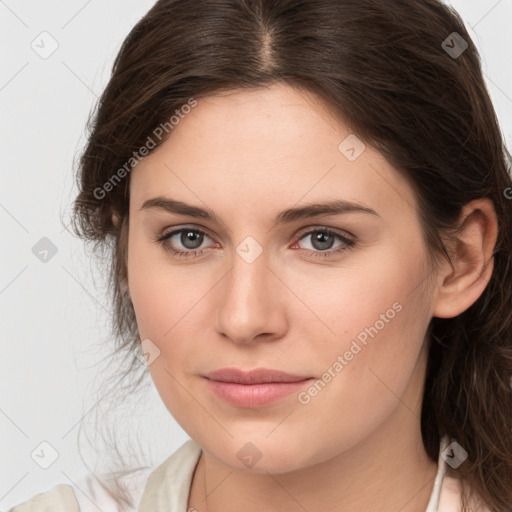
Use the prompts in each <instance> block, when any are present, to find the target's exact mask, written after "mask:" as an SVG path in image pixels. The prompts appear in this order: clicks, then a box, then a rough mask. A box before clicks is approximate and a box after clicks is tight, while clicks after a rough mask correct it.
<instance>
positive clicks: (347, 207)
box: [140, 196, 380, 225]
mask: <svg viewBox="0 0 512 512" xmlns="http://www.w3.org/2000/svg"><path fill="white" fill-rule="evenodd" d="M151 208H156V209H158V210H164V211H166V212H169V213H176V214H181V215H187V216H189V217H195V218H199V219H206V220H209V221H212V222H216V223H218V224H222V225H225V223H224V222H223V221H222V219H221V218H220V217H219V216H218V215H217V214H216V213H215V212H214V211H213V210H211V209H209V208H200V207H199V206H193V205H191V204H187V203H184V202H182V201H176V200H174V199H170V198H168V197H162V196H158V197H153V198H152V199H147V200H146V201H144V203H143V204H142V206H141V208H140V210H147V209H151ZM349 212H350V213H351V212H357V213H369V214H371V215H376V216H377V217H380V215H379V214H378V213H377V212H376V211H375V210H373V209H371V208H369V207H368V206H365V205H363V204H361V203H357V202H354V201H345V200H341V199H338V200H334V201H324V202H320V203H311V204H306V205H304V206H300V207H295V208H288V209H286V210H283V211H282V212H280V213H279V214H278V215H277V216H276V217H275V219H274V225H277V224H284V223H290V222H294V221H296V220H301V219H307V218H310V217H315V216H319V215H341V214H343V213H349Z"/></svg>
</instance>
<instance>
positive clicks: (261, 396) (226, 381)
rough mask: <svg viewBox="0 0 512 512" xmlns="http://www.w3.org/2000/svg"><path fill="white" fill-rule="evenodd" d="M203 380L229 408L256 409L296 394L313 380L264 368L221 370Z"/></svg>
mask: <svg viewBox="0 0 512 512" xmlns="http://www.w3.org/2000/svg"><path fill="white" fill-rule="evenodd" d="M204 379H205V381H206V384H207V386H208V388H209V389H210V391H212V392H213V393H214V394H215V395H216V396H218V397H219V398H221V399H223V400H224V401H225V402H227V403H229V404H230V405H233V406H235V407H244V408H258V407H265V406H267V405H270V404H272V403H274V402H277V401H278V400H281V399H283V398H284V397H286V396H289V395H290V394H292V393H294V392H295V393H296V392H298V391H299V390H300V389H301V388H302V387H303V386H304V385H305V384H306V383H309V382H310V381H312V380H313V377H310V376H301V375H293V374H290V373H286V372H282V371H280V370H270V369H267V368H260V369H257V370H252V371H248V372H247V371H243V370H240V369H238V368H224V369H221V370H216V371H214V372H211V373H209V374H208V375H206V376H204Z"/></svg>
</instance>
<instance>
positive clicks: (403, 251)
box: [12, 0, 512, 512]
mask: <svg viewBox="0 0 512 512" xmlns="http://www.w3.org/2000/svg"><path fill="white" fill-rule="evenodd" d="M509 158H510V154H509V153H508V152H507V151H506V149H505V146H504V142H503V139H502V136H501V132H500V129H499V126H498V122H497V119H496V115H495V112H494V109H493V106H492V104H491V101H490V98H489V95H488V92H487V90H486V88H485V85H484V81H483V78H482V72H481V69H480V62H479V56H478V53H477V51H476V49H475V47H474V45H473V44H472V41H471V38H470V37H469V35H468V33H467V31H466V29H465V27H464V24H463V22H462V20H461V18H460V17H459V16H458V14H457V13H456V12H455V11H454V10H453V9H451V8H450V7H448V6H446V5H444V4H442V3H440V2H438V1H436V0H421V1H420V0H417V1H413V2H403V1H402V0H391V1H390V0H388V1H386V2H384V1H383V0H358V1H350V0H338V1H332V0H314V1H311V0H310V1H304V2H302V1H290V0H288V1H286V0H272V1H269V0H236V1H235V0H214V1H211V0H210V1H197V0H196V1H194V2H191V1H185V0H182V1H178V0H173V1H170V0H160V1H158V2H157V3H156V4H155V6H154V7H153V8H152V9H151V10H150V11H149V12H148V13H147V14H146V16H145V17H144V18H143V19H141V20H140V21H139V22H138V23H137V25H136V26H135V27H134V29H133V30H132V31H131V33H130V34H129V36H128V37H127V39H126V40H125V41H124V43H123V46H122V48H121V50H120V53H119V55H118V56H117V58H116V61H115V64H114V68H113V73H112V77H111V79H110V82H109V84H108V86H107V88H106V90H105V91H104V93H103V96H102V97H101V100H100V102H99V108H98V111H97V113H96V115H95V119H94V123H93V125H92V129H91V134H90V137H89V140H88V143H87V146H86V148H85V151H84V153H83V155H82V157H81V162H80V164H81V165H80V169H79V175H78V180H79V186H80V192H79V195H78V197H77V199H76V203H75V220H76V226H75V227H76V230H77V233H78V234H79V235H81V236H83V237H84V238H86V239H88V240H94V241H96V242H97V243H98V244H99V246H105V247H107V246H108V247H111V250H112V252H111V258H112V259H111V263H112V266H111V271H112V273H111V285H112V291H113V300H114V304H115V307H116V317H115V322H116V323H115V325H116V335H117V336H118V337H119V339H122V340H124V344H123V346H122V347H121V349H122V350H123V351H126V352H127V353H131V354H132V360H133V361H135V360H136V358H137V357H140V355H139V354H138V350H142V352H143V353H144V361H145V367H147V369H148V370H149V374H150V375H151V378H152V381H153V382H154V385H155V387H156V389H157V391H158V393H159V395H160V397H161V399H162V401H163V403H164V404H165V406H166V408H167V409H168V411H169V412H170V414H171V415H172V416H173V417H174V418H175V419H176V421H177V422H178V423H179V424H180V425H181V426H182V427H183V429H184V430H185V431H186V432H187V434H189V436H190V438H191V439H190V440H189V441H187V442H186V443H185V444H184V445H183V446H181V447H180V448H179V450H177V451H176V452H175V453H173V454H171V455H170V456H169V457H168V458H167V459H166V460H165V461H164V462H163V463H162V464H160V465H159V466H158V467H157V468H151V470H146V471H144V472H142V473H140V472H138V473H134V474H132V476H133V477H134V479H133V480H131V483H130V484H128V483H127V480H126V481H125V484H126V492H125V493H123V492H122V488H121V487H119V488H117V487H116V488H114V489H110V488H109V487H108V485H107V484H106V483H105V482H103V483H102V482H100V481H94V482H93V481H92V479H91V481H90V482H89V483H90V488H89V498H87V499H85V498H84V496H83V495H81V494H80V493H79V492H77V489H75V488H74V487H73V486H67V485H60V486H57V487H55V488H54V489H53V490H51V491H49V492H48V493H46V494H44V495H38V497H37V499H38V500H39V503H38V504H34V502H32V504H31V503H30V502H29V503H26V504H22V505H20V506H18V507H14V509H12V510H14V511H15V512H19V511H24V510H43V509H44V507H48V509H51V510H59V507H60V509H62V510H72V509H73V507H74V509H75V510H78V509H80V510H89V509H90V510H92V507H93V506H94V507H100V508H101V509H102V510H104V511H106V510H117V509H116V508H115V503H116V502H119V503H124V504H126V505H127V506H130V507H132V508H131V509H132V510H133V509H136V510H139V511H144V512H147V511H150V510H151V511H152V510H162V511H164V510H169V511H171V510H173V511H183V510H197V511H200V512H203V511H208V512H218V511H223V512H229V511H232V510H233V511H234V510H244V511H248V512H251V511H256V510H258V511H259V510H266V511H273V510H276V511H283V510H286V511H295V510H297V511H299V510H308V511H314V510H332V511H337V510H340V511H341V510H343V511H344V512H347V511H360V510H379V511H382V512H388V511H389V512H391V511H397V510H400V511H402V512H413V511H424V510H425V511H427V512H433V511H436V510H439V511H442V512H448V511H455V510H459V508H458V507H459V503H460V505H461V506H462V510H465V511H466V510H468V511H469V510H487V511H492V512H498V511H500V512H505V511H507V510H508V511H509V510H511V509H512V486H511V485H510V483H511V482H512V435H511V434H512V426H511V425H512V422H511V409H510V406H511V405H512V400H511V398H512V390H511V387H510V377H511V375H512V343H511V340H512V336H511V335H512V315H511V309H512V308H511V296H512V293H511V292H512V266H511V265H510V261H511V251H512V249H511V237H512V225H511V222H512V221H511V218H512V215H511V214H512V203H511V201H510V196H511V195H512V194H511V193H510V192H511V191H512V182H511V176H510V174H509V173H508V169H507V164H508V160H509ZM108 244H111V245H108ZM111 495H112V497H110V496H111ZM91 497H92V501H93V502H94V505H92V504H91V500H90V498H91ZM36 501H37V500H36Z"/></svg>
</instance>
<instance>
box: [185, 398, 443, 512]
mask: <svg viewBox="0 0 512 512" xmlns="http://www.w3.org/2000/svg"><path fill="white" fill-rule="evenodd" d="M396 412H397V414H398V415H400V416H406V415H409V416H412V415H411V412H410V411H409V410H408V409H407V408H405V407H404V406H399V407H398V408H397V411H396ZM404 419H405V418H404V417H402V418H400V420H401V421H402V422H403V421H404ZM393 424H394V425H396V423H395V422H393ZM399 424H400V423H399ZM402 425H403V423H402ZM386 430H387V429H385V428H382V426H381V428H379V429H378V430H377V431H375V432H374V434H373V435H372V436H371V437H366V438H365V439H364V440H363V441H362V442H360V443H359V444H356V445H355V446H353V447H352V448H351V449H350V450H348V451H345V452H343V453H341V454H339V455H337V456H335V457H333V458H331V459H329V460H327V461H325V462H322V463H319V464H315V465H314V466H310V467H307V468H303V469H299V470H296V471H293V472H288V473H279V474H278V473H275V474H270V473H263V474H262V473H248V472H237V471H233V470H232V469H231V468H227V467H225V466H223V465H221V464H219V463H218V462H217V461H216V460H215V459H213V458H212V457H210V456H208V454H206V453H205V452H204V451H203V452H202V454H201V457H200V459H199V462H198V464H197V466H196V470H195V472H194V477H193V481H192V486H191V491H190V496H189V503H188V508H187V510H188V509H191V510H194V509H195V510H197V511H198V512H220V511H222V512H235V511H237V512H238V511H240V510H244V511H246V512H259V511H261V510H265V511H268V512H274V511H276V512H277V511H282V510H287V511H295V510H297V511H301V512H303V511H304V510H309V511H313V510H331V511H333V512H338V511H340V512H341V511H343V512H360V511H361V510H379V512H396V511H397V510H400V512H424V511H425V509H426V507H427V503H428V500H429V498H430V495H431V492H432V488H433V485H434V479H435V476H436V473H437V463H435V462H433V461H432V460H430V459H429V457H428V456H427V454H426V452H425V451H424V448H423V442H422V440H421V436H420V435H415V436H411V435H409V436H407V433H406V432H404V431H395V432H394V435H393V436H392V438H390V437H389V435H386V434H387V432H386ZM418 433H419V432H418ZM192 507H193V508H192Z"/></svg>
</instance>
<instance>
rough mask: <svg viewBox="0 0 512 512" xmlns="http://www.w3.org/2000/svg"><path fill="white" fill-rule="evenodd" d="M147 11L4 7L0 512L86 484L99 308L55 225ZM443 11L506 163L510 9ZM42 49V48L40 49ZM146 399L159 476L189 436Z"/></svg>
mask: <svg viewBox="0 0 512 512" xmlns="http://www.w3.org/2000/svg"><path fill="white" fill-rule="evenodd" d="M153 3H154V2H153V0H124V1H123V0H110V1H108V2H106V1H103V2H100V1H99V0H89V1H84V0H72V1H70V0H67V1H63V0H60V1H57V0H54V1H47V2H38V1H16V0H5V1H3V0H0V34H1V36H0V37H1V44H0V52H1V53H0V59H1V61H0V62H1V65H0V70H1V72H0V106H1V115H0V141H1V145H2V151H1V153H0V158H1V161H0V162H1V163H0V169H1V173H2V182H1V183H2V186H1V188H0V223H1V229H2V231H1V232H2V242H1V245H0V247H1V265H0V308H1V309H0V310H1V315H2V316H1V323H0V325H1V329H2V331H1V332H2V357H1V359H0V365H1V366H0V385H1V390H2V394H1V400H0V426H1V437H0V443H1V444H0V454H1V455H0V461H1V468H0V509H1V510H7V509H8V508H9V507H11V506H13V505H14V504H17V503H19V502H21V501H23V500H26V499H28V498H30V497H32V496H33V495H34V494H35V493H38V492H43V491H45V490H48V489H50V488H51V487H53V486H54V485H57V484H58V483H71V482H73V481H76V480H77V479H79V478H80V477H81V476H83V475H84V474H85V472H86V469H85V468H84V466H83V464H82V462H81V460H80V458H79V454H78V451H77V448H76V434H77V430H78V428H77V424H78V423H79V422H80V420H81V417H82V412H83V410H84V409H83V407H84V406H83V400H84V398H88V390H89V387H90V383H91V382H94V381H95V377H96V374H97V372H98V370H97V368H95V367H93V366H92V365H93V364H94V363H95V362H96V361H97V359H98V358H99V357H101V356H102V354H100V353H94V354H92V353H91V352H90V351H89V352H88V347H91V346H92V345H91V344H94V343H95V342H97V340H99V339H104V338H105V337H106V335H107V334H108V332H107V327H106V326H107V319H108V309H109V308H108V304H107V303H106V300H105V296H104V293H103V292H102V290H103V289H104V284H103V283H102V282H101V277H100V276H99V275H96V279H95V280H93V272H94V269H95V266H94V264H92V263H91V262H90V261H89V260H88V259H87V258H86V256H85V255H84V251H83V246H82V242H80V241H79V240H78V239H76V238H74V237H73V236H71V234H70V233H69V232H68V231H67V230H66V229H65V228H64V227H63V225H62V223H61V220H60V219H61V218H64V219H65V220H66V219H67V218H68V217H67V216H66V215H67V213H68V212H69V211H70V208H71V201H72V198H73V195H74V192H75V190H74V182H73V169H74V162H73V159H74V158H76V154H77V153H78V152H79V151H80V149H81V148H82V146H83V144H84V141H85V134H86V132H85V124H86V121H87V117H88V114H89V112H90V110H91V108H92V106H93V103H94V102H95V101H96V99H97V97H98V96H99V95H100V93H101V91H102V89H103V87H104V86H105V85H106V83H107V80H108V77H109V74H110V69H111V65H112V62H113V59H114V57H115V55H116V53H117V51H118V49H119V47H120V45H121V43H122V41H123V39H124V38H125V37H126V35H127V34H128V32H129V31H130V29H131V28H132V26H133V25H134V24H135V23H136V22H137V20H138V19H139V18H140V17H142V16H143V15H144V14H145V13H146V12H147V10H148V9H149V8H150V7H151V6H152V5H153ZM449 3H451V5H453V6H454V7H455V8H456V9H457V10H458V12H459V13H460V14H461V16H462V17H463V19H464V20H465V22H466V26H467V27H468V30H469V32H470V35H471V36H472V38H473V40H474V42H475V44H476V45H477V47H478V49H479V51H480V53H481V57H482V61H483V69H484V73H485V78H486V82H487V85H488V88H489V91H490V94H491V97H492V100H493V102H494V105H495V108H496V110H497V114H498V118H499V121H500V124H501V127H502V131H503V133H504V134H505V137H506V140H507V143H508V146H509V150H512V65H511V64H510V63H511V62H512V31H511V28H512V0H454V1H452V2H449ZM43 31H47V32H48V33H49V34H51V37H52V38H53V39H55V40H56V41H57V43H58V48H57V50H56V51H55V52H54V53H53V54H52V55H51V56H49V57H48V58H46V59H43V58H41V57H40V56H39V55H38V54H37V53H36V52H35V51H34V50H33V49H32V47H31V44H32V41H34V40H36V44H39V46H40V47H41V46H42V43H41V42H40V41H41V37H48V36H40V34H41V33H42V32H43ZM447 35H448V34H447ZM44 44H45V48H46V49H48V48H50V46H49V45H50V40H49V39H48V38H47V39H45V43H44ZM440 44H441V41H440ZM42 237H47V238H49V239H50V240H51V241H52V242H53V244H55V246H56V247H57V253H56V254H55V255H54V256H53V257H52V258H51V259H50V260H49V261H48V262H46V263H43V262H41V261H40V260H39V259H37V258H36V256H35V255H34V254H33V252H32V247H33V246H34V245H35V244H36V243H37V242H38V241H39V240H40V239H41V238H42ZM150 398H151V400H152V402H153V403H152V404H149V405H150V407H152V410H153V411H154V413H153V415H152V416H151V417H150V418H147V419H146V423H147V425H146V427H145V430H143V431H140V430H139V431H138V432H139V434H138V435H141V436H144V437H149V439H143V440H142V443H143V444H150V445H151V446H152V447H153V449H154V450H153V452H152V458H153V461H154V463H158V462H160V461H162V460H164V459H165V458H166V457H168V456H169V455H170V453H172V452H173V451H174V450H175V449H176V448H177V447H178V446H180V445H181V444H182V443H183V442H184V440H185V439H187V437H188V436H187V435H186V433H185V432H184V431H183V430H182V429H181V427H179V425H177V424H176V422H175V421H174V420H173V419H172V418H171V417H170V415H169V413H168V412H167V410H166V409H165V407H164V406H163V404H162V403H161V401H160V398H159V396H158V395H157V392H156V390H152V393H151V394H150ZM93 405H94V403H90V404H89V406H93ZM85 410H87V409H85ZM134 413H136V411H134ZM130 426H131V425H128V428H130ZM140 432H143V433H140ZM43 441H46V442H48V443H50V444H51V445H52V446H53V447H54V448H55V449H56V450H57V452H58V453H59V457H58V459H57V460H56V461H55V463H54V464H52V465H51V466H50V467H49V468H48V469H42V468H41V467H39V466H38V465H37V464H36V463H35V462H34V460H32V458H31V453H32V452H33V450H34V449H35V448H37V447H38V446H39V445H40V443H41V442H43Z"/></svg>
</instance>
